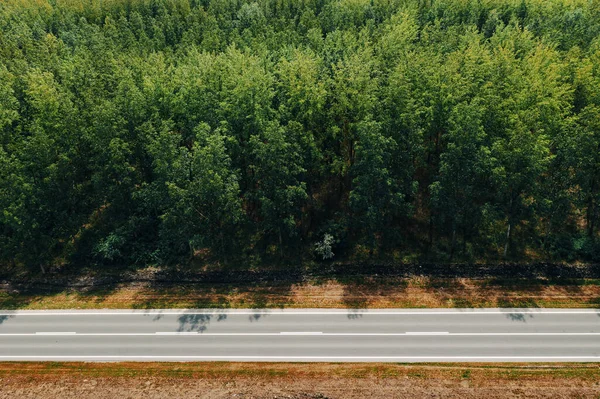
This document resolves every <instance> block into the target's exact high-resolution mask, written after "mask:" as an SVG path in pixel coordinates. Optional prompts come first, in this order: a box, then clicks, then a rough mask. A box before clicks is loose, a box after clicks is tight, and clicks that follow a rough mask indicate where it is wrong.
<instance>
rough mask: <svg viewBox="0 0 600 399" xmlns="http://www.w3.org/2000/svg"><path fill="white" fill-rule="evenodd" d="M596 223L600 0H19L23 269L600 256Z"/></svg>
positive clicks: (11, 76)
mask: <svg viewBox="0 0 600 399" xmlns="http://www.w3.org/2000/svg"><path fill="white" fill-rule="evenodd" d="M599 230H600V1H598V0H445V1H438V0H256V1H252V0H110V1H108V0H105V1H102V2H99V1H94V0H4V1H2V2H1V3H0V262H1V263H2V264H4V265H14V266H17V267H24V268H32V270H39V269H40V268H41V269H42V270H45V269H46V268H47V267H49V266H53V265H62V264H67V263H68V264H73V265H83V264H96V265H102V264H109V263H114V264H134V263H135V264H152V263H163V262H181V261H185V260H186V259H190V258H194V257H203V258H205V259H210V260H211V261H221V262H231V261H235V262H238V263H240V262H241V263H242V264H244V263H248V264H256V263H259V264H260V263H262V262H272V261H273V262H275V261H281V260H286V259H287V260H289V259H308V258H319V257H317V256H316V254H315V252H314V249H315V245H316V244H317V243H320V242H322V241H323V239H324V237H326V236H327V237H328V238H327V243H326V244H327V246H331V245H332V246H333V253H335V256H336V257H337V258H340V257H341V258H344V257H346V258H349V257H357V256H367V257H369V256H371V257H379V258H382V259H383V258H387V259H395V260H398V259H411V258H415V257H417V258H419V257H427V258H429V259H435V260H441V261H459V260H468V261H472V260H499V259H518V260H527V259H532V258H538V259H539V258H543V259H554V260H566V261H572V260H584V261H598V260H600V238H599V237H598V236H599ZM321 246H322V245H321Z"/></svg>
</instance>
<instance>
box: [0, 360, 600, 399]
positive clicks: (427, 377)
mask: <svg viewBox="0 0 600 399" xmlns="http://www.w3.org/2000/svg"><path fill="white" fill-rule="evenodd" d="M599 381H600V368H599V365H598V364H585V365H584V364H576V365H572V364H569V365H561V364H554V365H551V366H549V365H535V364H533V365H532V364H529V365H522V364H520V365H519V364H505V365H497V364H496V365H494V364H443V365H442V364H428V365H402V364H331V363H318V364H314V363H313V364H306V363H291V364H290V363H287V364H282V363H108V364H107V363H88V364H85V363H0V398H40V399H44V398H58V397H60V398H82V397H85V398H115V397H123V398H163V397H170V398H190V397H197V398H233V397H236V398H324V397H325V398H391V397H394V398H414V397H461V398H479V397H481V398H483V397H485V398H488V399H493V398H500V397H503V398H505V397H522V398H525V397H527V398H597V397H598V396H599V395H600V385H599Z"/></svg>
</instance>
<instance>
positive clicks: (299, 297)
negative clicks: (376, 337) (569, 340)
mask: <svg viewBox="0 0 600 399" xmlns="http://www.w3.org/2000/svg"><path fill="white" fill-rule="evenodd" d="M599 306H600V281H599V280H597V279H576V280H567V281H561V282H558V283H557V282H555V281H549V280H541V279H537V280H535V279H533V280H531V279H530V280H527V279H515V280H508V279H502V280H500V279H489V278H488V279H467V278H455V279H450V278H437V279H436V278H426V277H413V278H393V277H385V278H376V277H369V278H363V279H360V280H352V281H338V280H334V279H327V280H325V279H324V280H312V281H305V282H301V283H293V284H292V283H289V284H288V283H285V282H280V283H270V284H268V285H267V284H264V285H259V284H257V285H243V284H238V285H228V284H211V285H208V284H193V285H187V286H183V287H156V286H152V285H149V284H121V285H119V286H116V287H113V288H111V289H93V290H74V289H70V290H60V291H56V292H53V293H43V294H27V293H22V292H16V291H11V290H10V289H0V308H1V309H108V308H111V309H115V308H134V309H151V308H155V309H166V308H423V307H430V308H461V307H528V308H543V307H546V308H552V307H554V308H559V307H563V308H565V307H568V308H597V307H599Z"/></svg>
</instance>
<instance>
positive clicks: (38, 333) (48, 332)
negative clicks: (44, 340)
mask: <svg viewBox="0 0 600 399" xmlns="http://www.w3.org/2000/svg"><path fill="white" fill-rule="evenodd" d="M75 334H77V333H76V332H75V331H40V332H36V333H35V334H32V335H75Z"/></svg>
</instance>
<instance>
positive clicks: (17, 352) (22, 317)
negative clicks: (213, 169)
mask: <svg viewBox="0 0 600 399" xmlns="http://www.w3.org/2000/svg"><path fill="white" fill-rule="evenodd" d="M0 360H53V361H55V360H82V361H120V360H129V361H208V360H229V361H335V362H339V361H369V362H371V361H372V362H446V361H448V362H456V361H481V362H488V361H489V362H499V361H507V362H521V361H533V362H547V361H562V362H566V361H576V362H585V361H594V362H598V361H600V309H598V310H565V309H547V310H539V309H478V310H475V309H456V310H406V309H397V310H393V309H389V310H316V309H313V310H310V309H302V310H227V311H225V310H223V311H221V310H187V311H183V310H147V311H146V310H140V311H118V310H117V311H114V310H112V311H109V310H106V311H14V312H11V311H0Z"/></svg>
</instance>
